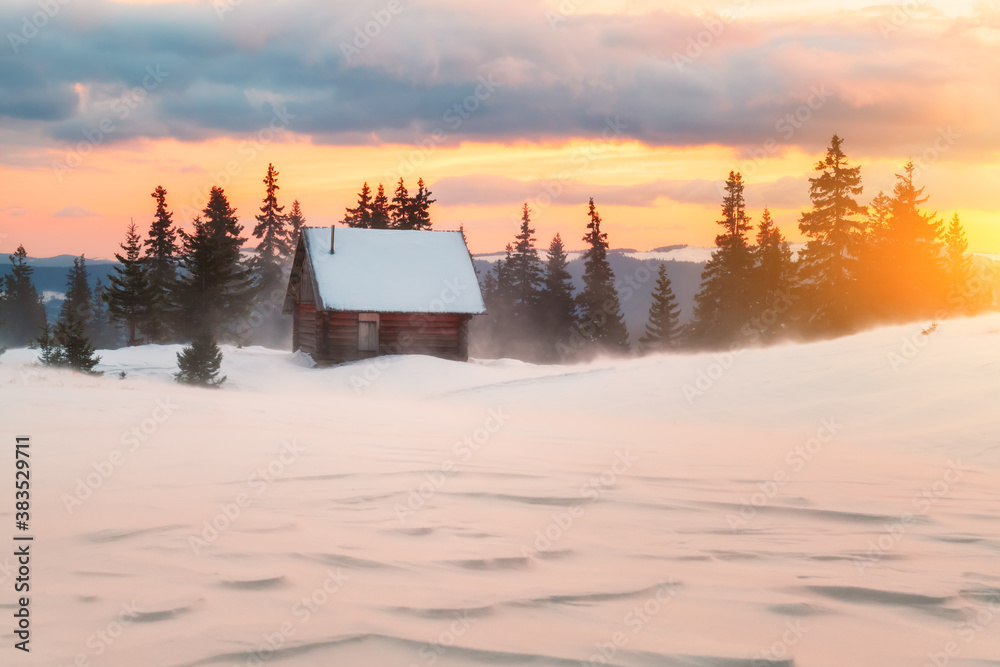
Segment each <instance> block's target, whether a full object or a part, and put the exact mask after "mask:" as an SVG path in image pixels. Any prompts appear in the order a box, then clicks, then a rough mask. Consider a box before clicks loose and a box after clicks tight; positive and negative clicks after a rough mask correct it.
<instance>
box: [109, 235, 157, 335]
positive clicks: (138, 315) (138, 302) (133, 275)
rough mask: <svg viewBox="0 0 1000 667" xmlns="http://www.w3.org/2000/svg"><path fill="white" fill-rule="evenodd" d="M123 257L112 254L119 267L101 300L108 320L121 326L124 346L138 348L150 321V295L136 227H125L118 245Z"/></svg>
mask: <svg viewBox="0 0 1000 667" xmlns="http://www.w3.org/2000/svg"><path fill="white" fill-rule="evenodd" d="M121 249H122V250H124V251H125V254H124V255H122V254H120V253H115V259H116V260H118V263H119V264H120V266H115V275H109V276H108V281H109V283H110V284H109V285H108V287H107V289H105V290H104V293H103V298H104V300H105V302H107V304H108V314H109V316H110V318H111V319H112V320H113V321H115V322H119V323H121V324H122V326H123V327H124V328H125V331H126V341H125V344H126V345H128V346H129V347H131V346H133V345H138V344H139V342H140V339H141V338H142V335H143V334H144V333H145V331H144V329H145V328H146V327H147V326H148V324H149V322H150V320H151V319H152V317H151V310H152V305H153V303H154V300H153V291H152V288H151V286H150V284H149V277H148V275H147V272H146V262H145V260H143V258H142V257H140V252H141V251H142V248H141V242H140V239H139V234H138V233H137V232H136V229H135V224H134V223H133V224H130V225H129V226H128V231H127V232H126V234H125V243H122V244H121Z"/></svg>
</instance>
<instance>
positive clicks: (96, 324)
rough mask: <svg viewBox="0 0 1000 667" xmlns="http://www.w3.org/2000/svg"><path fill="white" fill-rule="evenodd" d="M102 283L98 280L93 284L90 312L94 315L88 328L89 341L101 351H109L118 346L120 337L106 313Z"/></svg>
mask: <svg viewBox="0 0 1000 667" xmlns="http://www.w3.org/2000/svg"><path fill="white" fill-rule="evenodd" d="M104 291H105V287H104V281H102V280H101V279H100V278H98V279H97V282H96V283H95V284H94V295H93V298H92V301H91V304H90V310H91V312H92V313H93V314H94V319H93V320H91V326H90V334H89V335H90V341H91V342H92V343H93V344H94V347H96V348H98V349H101V350H111V349H114V348H117V347H118V346H119V339H120V336H119V335H118V331H117V329H116V328H115V325H114V323H113V322H112V321H111V318H110V316H109V313H108V309H107V304H106V303H105V301H104Z"/></svg>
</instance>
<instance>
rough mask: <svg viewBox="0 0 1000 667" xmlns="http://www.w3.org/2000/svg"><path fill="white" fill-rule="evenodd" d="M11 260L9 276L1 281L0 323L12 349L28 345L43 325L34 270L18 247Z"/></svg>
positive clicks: (24, 252) (22, 248)
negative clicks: (34, 281) (32, 278)
mask: <svg viewBox="0 0 1000 667" xmlns="http://www.w3.org/2000/svg"><path fill="white" fill-rule="evenodd" d="M8 257H9V259H10V264H11V268H10V273H9V274H8V275H6V276H4V279H3V296H2V298H0V322H3V323H4V326H3V328H2V329H0V334H2V340H3V341H4V342H5V343H6V344H7V345H10V346H13V347H24V346H26V345H28V344H29V343H30V342H31V340H32V338H34V336H35V333H36V332H37V331H38V330H39V328H40V327H41V326H42V325H43V324H44V322H45V306H44V304H43V303H42V300H41V298H40V297H39V296H38V291H37V290H36V289H35V286H34V284H33V283H32V281H31V276H32V275H33V274H34V272H35V270H34V268H33V267H32V266H31V265H30V264H28V260H27V257H28V252H27V251H26V250H25V249H24V246H23V245H19V246H18V247H17V250H16V251H15V252H14V254H13V255H8Z"/></svg>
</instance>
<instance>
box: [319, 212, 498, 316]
mask: <svg viewBox="0 0 1000 667" xmlns="http://www.w3.org/2000/svg"><path fill="white" fill-rule="evenodd" d="M334 239H335V243H334V250H335V252H333V253H331V252H330V227H306V228H304V229H303V230H302V240H303V243H304V246H305V255H306V257H305V261H307V262H308V263H309V265H310V271H309V272H310V274H311V276H310V277H311V279H312V280H313V281H314V289H315V291H316V307H317V309H319V310H347V311H360V312H372V313H462V314H478V313H484V312H486V306H485V305H484V304H483V296H482V294H481V293H480V291H479V281H478V280H477V278H476V272H475V269H473V268H472V260H471V259H470V257H469V251H468V249H467V248H466V246H465V241H464V240H463V239H462V234H461V232H444V231H442V232H438V231H413V230H402V229H353V228H350V227H337V229H336V232H334Z"/></svg>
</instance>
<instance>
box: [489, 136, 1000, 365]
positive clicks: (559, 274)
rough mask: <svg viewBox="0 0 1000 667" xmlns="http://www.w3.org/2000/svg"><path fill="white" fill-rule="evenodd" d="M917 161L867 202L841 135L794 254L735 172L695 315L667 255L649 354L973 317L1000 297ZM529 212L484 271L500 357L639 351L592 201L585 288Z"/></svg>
mask: <svg viewBox="0 0 1000 667" xmlns="http://www.w3.org/2000/svg"><path fill="white" fill-rule="evenodd" d="M915 176H916V170H915V168H914V165H913V163H912V162H908V163H906V164H905V165H904V166H903V169H902V171H901V173H900V174H898V175H897V176H896V184H895V188H894V189H893V192H892V193H891V194H886V193H883V192H880V193H879V194H878V195H877V196H876V197H875V198H874V199H873V200H872V202H871V204H870V205H868V206H865V205H862V204H860V203H859V202H858V197H859V196H860V195H861V193H862V191H863V186H862V182H861V167H860V166H852V165H851V164H850V161H849V160H848V158H847V155H846V154H845V153H844V150H843V140H842V139H841V138H840V137H838V136H834V137H833V140H832V142H831V145H830V147H829V149H828V150H827V152H826V155H825V157H824V158H823V159H822V160H820V161H819V162H818V163H817V164H816V166H815V176H814V177H812V178H810V179H809V183H810V193H809V194H810V201H811V204H812V205H811V208H810V210H807V211H805V212H804V213H803V214H802V216H801V218H800V219H799V230H800V232H801V233H802V235H803V236H804V237H805V238H806V243H805V247H804V248H803V250H802V251H801V252H800V253H799V255H798V257H797V258H796V257H794V253H793V252H792V250H791V248H790V247H789V243H788V242H787V241H786V239H785V238H784V236H783V235H782V233H781V231H780V230H779V229H778V227H777V226H776V225H775V223H774V220H773V219H772V217H771V213H770V211H769V210H768V209H766V208H765V209H764V211H763V213H762V215H761V218H760V222H759V224H758V225H757V227H756V233H755V234H754V226H753V225H752V220H751V218H750V216H749V215H748V214H747V209H746V199H745V187H746V186H745V183H744V181H743V178H742V176H741V175H740V174H739V173H736V172H730V174H729V177H728V179H727V180H726V184H725V188H724V194H723V198H722V205H721V217H720V219H719V220H718V224H719V225H720V226H721V228H722V229H721V233H720V234H719V235H718V236H717V237H716V239H715V251H714V252H713V254H712V257H711V259H710V260H709V261H708V262H707V263H706V265H705V267H704V270H703V272H702V276H701V285H700V288H699V291H698V293H697V295H696V298H695V304H694V316H693V319H692V320H691V321H690V322H688V323H686V324H685V325H683V326H682V325H681V324H680V311H679V308H678V305H677V300H676V297H675V295H674V293H673V289H672V286H671V284H670V279H669V277H668V276H667V273H666V267H665V266H664V265H663V264H661V265H660V267H659V272H658V275H657V281H656V285H655V287H654V290H653V304H652V306H651V308H650V311H649V317H648V322H647V325H646V329H645V332H644V333H643V335H642V336H641V337H640V338H639V340H638V351H639V352H644V353H645V352H658V351H665V350H675V349H723V348H725V347H728V346H733V345H750V344H757V343H766V342H773V341H776V340H779V339H788V338H796V339H803V338H818V337H827V336H836V335H843V334H848V333H851V332H855V331H859V330H861V329H862V328H865V327H867V326H871V325H875V324H881V323H899V322H906V321H913V320H918V319H923V318H933V319H940V318H942V317H946V316H948V315H951V314H956V313H962V314H973V313H976V312H979V311H981V310H983V309H985V308H987V307H990V306H991V305H992V304H993V300H994V296H993V293H992V289H991V288H990V287H989V285H988V283H987V282H986V281H984V280H982V279H981V278H980V277H979V276H978V275H977V273H976V271H975V269H974V266H973V263H972V258H971V257H970V256H969V255H968V253H967V250H968V243H967V241H966V237H965V231H964V229H963V226H962V223H961V220H960V219H959V217H958V215H957V214H955V215H954V217H953V218H952V219H951V221H950V223H949V224H948V225H947V227H945V225H944V223H943V222H942V221H941V220H939V219H938V218H937V215H936V214H934V213H928V212H926V211H924V210H923V208H922V207H923V205H924V204H925V203H926V202H927V201H928V197H927V196H926V195H925V194H924V188H922V187H918V186H917V185H916V183H915ZM530 213H531V212H530V209H529V208H528V205H527V204H525V205H524V207H523V210H522V218H521V227H520V231H519V232H518V233H517V235H516V236H515V238H514V241H513V243H511V244H509V245H508V246H507V250H506V255H505V256H504V257H503V258H502V259H500V260H498V261H497V262H496V263H495V264H494V265H493V267H492V268H490V269H489V270H487V271H486V272H485V273H484V274H483V275H482V276H481V279H480V282H481V286H482V290H483V296H484V299H485V300H486V304H487V308H488V314H487V316H485V317H484V318H482V319H481V320H480V321H479V322H478V323H476V327H477V332H478V334H479V336H480V341H481V342H482V343H483V346H484V347H485V348H486V349H487V350H488V352H489V353H491V354H496V355H503V356H515V357H519V358H522V359H527V360H531V361H538V362H552V361H560V362H566V361H573V360H577V359H585V358H588V357H590V356H593V355H595V354H598V353H612V354H614V353H626V352H629V351H631V350H632V347H631V345H630V343H629V336H628V332H627V331H626V330H625V325H624V322H623V317H622V311H621V302H620V301H621V300H620V296H619V287H621V285H620V283H618V282H617V281H616V280H615V276H614V274H613V272H612V270H611V267H610V265H609V263H608V259H607V252H608V243H607V234H606V233H605V232H603V231H601V219H600V216H599V214H598V212H597V209H596V207H595V204H594V200H593V199H591V200H590V203H589V210H588V217H589V223H588V225H587V233H586V234H585V235H584V236H583V241H584V242H585V251H584V256H583V259H584V276H583V289H582V291H581V292H580V293H579V294H574V289H573V285H572V283H571V281H570V276H569V273H568V272H567V270H566V267H567V264H568V261H567V256H566V249H565V246H564V245H563V242H562V239H561V237H560V236H559V235H558V234H557V235H556V236H555V238H553V239H552V241H551V243H550V244H549V249H548V252H547V254H546V257H545V259H544V260H542V258H540V257H539V255H538V249H537V248H536V246H535V243H536V239H535V238H534V236H533V234H534V229H532V227H531V217H530Z"/></svg>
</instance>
